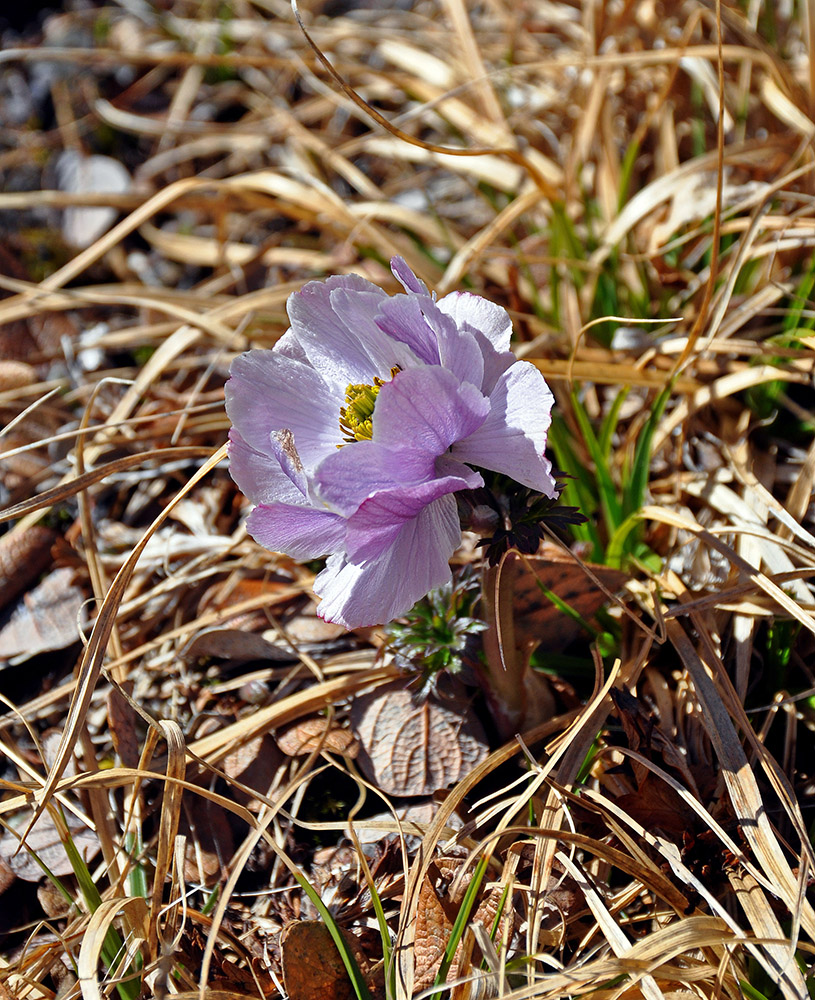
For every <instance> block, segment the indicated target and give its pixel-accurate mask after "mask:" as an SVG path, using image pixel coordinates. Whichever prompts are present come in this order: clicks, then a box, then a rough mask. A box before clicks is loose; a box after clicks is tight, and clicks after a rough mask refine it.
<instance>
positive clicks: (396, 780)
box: [351, 681, 488, 796]
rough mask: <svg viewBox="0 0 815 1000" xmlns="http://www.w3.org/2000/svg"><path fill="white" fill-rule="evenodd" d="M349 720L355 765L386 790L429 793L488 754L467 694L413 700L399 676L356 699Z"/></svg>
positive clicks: (457, 777)
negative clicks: (355, 744) (356, 753)
mask: <svg viewBox="0 0 815 1000" xmlns="http://www.w3.org/2000/svg"><path fill="white" fill-rule="evenodd" d="M351 725H352V728H353V729H354V731H355V732H356V734H357V737H358V738H359V741H360V745H361V749H360V753H359V758H358V759H359V765H360V767H361V768H362V770H363V772H364V773H365V776H366V777H367V778H369V779H370V780H371V781H373V782H375V783H376V784H377V785H378V786H379V787H380V788H381V789H382V791H384V792H386V793H388V794H389V795H399V796H419V795H422V796H424V795H432V794H433V793H434V792H436V791H438V790H439V789H442V788H447V787H449V786H450V785H453V784H455V783H456V782H457V781H460V780H461V779H462V778H463V777H464V776H465V775H467V774H469V773H470V771H472V769H473V768H474V767H476V766H477V765H478V764H480V763H481V761H483V760H484V759H485V758H486V756H487V753H488V748H487V740H486V737H485V735H484V730H483V728H482V726H481V723H480V722H479V721H478V720H477V719H476V717H475V715H474V714H473V712H472V709H471V708H470V704H469V700H468V699H467V698H466V697H464V696H463V695H462V694H458V695H457V696H452V695H451V696H450V697H446V698H444V699H443V700H442V699H441V698H440V697H437V696H435V695H432V694H431V695H430V696H429V697H428V698H426V699H417V698H414V696H413V694H412V692H411V691H410V690H408V688H406V687H405V683H404V681H396V682H394V683H392V684H386V685H384V686H382V687H379V688H377V689H376V690H375V691H371V692H370V693H369V694H365V695H363V696H362V697H360V698H357V699H356V700H355V701H354V703H353V706H352V708H351Z"/></svg>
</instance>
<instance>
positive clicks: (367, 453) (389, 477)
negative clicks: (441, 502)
mask: <svg viewBox="0 0 815 1000" xmlns="http://www.w3.org/2000/svg"><path fill="white" fill-rule="evenodd" d="M377 405H378V404H377ZM434 459H435V456H434V455H432V454H430V453H428V452H425V451H420V450H419V449H409V450H405V451H396V450H394V449H393V448H391V447H389V446H387V445H382V444H378V443H377V442H374V441H357V442H355V443H354V444H348V445H346V446H345V447H343V448H340V449H339V451H335V452H334V453H333V455H329V456H328V457H327V458H325V459H324V460H323V461H322V463H321V464H320V465H319V467H318V468H317V470H316V472H315V474H314V479H313V482H314V488H315V492H316V495H317V496H318V497H319V498H320V499H321V500H322V501H323V502H324V503H325V504H326V505H327V506H328V507H330V508H331V509H332V510H335V511H337V513H339V514H343V515H345V516H346V517H347V516H350V515H351V514H353V513H354V511H355V510H356V509H357V508H358V507H359V505H360V504H361V503H362V502H363V500H365V499H367V497H369V496H371V494H373V493H375V492H376V491H377V490H389V489H394V488H398V487H399V486H401V485H403V484H404V483H416V482H423V481H425V480H427V479H429V478H431V477H432V476H433V475H434ZM459 467H461V466H459Z"/></svg>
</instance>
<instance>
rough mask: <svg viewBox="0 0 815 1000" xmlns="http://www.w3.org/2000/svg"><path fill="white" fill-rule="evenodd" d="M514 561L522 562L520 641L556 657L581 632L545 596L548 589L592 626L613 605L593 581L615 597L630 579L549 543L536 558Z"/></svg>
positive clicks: (517, 581)
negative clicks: (597, 616)
mask: <svg viewBox="0 0 815 1000" xmlns="http://www.w3.org/2000/svg"><path fill="white" fill-rule="evenodd" d="M515 559H516V560H518V562H519V566H518V573H517V576H516V579H515V590H514V598H513V605H514V610H515V638H516V641H517V642H518V643H519V644H520V643H522V642H539V643H542V644H543V645H545V646H546V648H547V649H551V650H552V651H553V652H557V651H559V650H562V649H565V648H566V646H568V645H569V643H570V642H572V641H573V640H574V639H576V638H577V637H578V636H579V635H580V633H581V631H582V629H581V627H580V625H579V624H578V623H577V622H575V621H574V620H573V619H571V618H570V617H568V616H567V615H565V614H564V613H563V612H562V611H561V610H560V609H559V608H558V607H557V606H556V605H555V604H553V603H552V602H551V601H550V600H549V599H548V598H547V597H546V594H545V591H546V590H551V591H552V593H553V594H555V595H556V596H557V597H559V598H560V600H561V601H563V602H564V603H565V604H568V605H569V607H570V608H572V609H573V610H574V611H576V612H577V613H578V614H579V615H580V617H581V618H583V619H584V620H585V621H591V619H592V618H593V617H594V615H595V614H596V613H597V612H598V611H599V610H600V608H602V607H603V605H604V604H607V603H608V601H609V597H608V595H607V594H606V592H605V591H604V590H603V589H602V587H599V586H598V585H597V583H595V581H594V580H593V579H592V576H594V577H595V578H596V579H597V580H599V581H600V583H602V584H603V587H605V588H606V590H607V591H609V592H611V593H612V594H613V593H614V592H615V591H617V590H619V589H620V587H621V586H622V585H623V583H624V582H625V581H626V579H627V576H626V574H625V573H623V572H621V571H620V570H618V569H611V568H610V567H608V566H598V565H596V564H595V563H586V562H583V561H582V560H575V559H573V558H572V557H571V556H569V555H568V554H567V553H565V552H564V551H563V550H562V549H561V548H560V547H559V546H557V545H553V544H552V543H550V542H544V543H543V545H542V546H541V548H540V549H539V550H538V553H537V555H534V556H526V557H522V556H518V555H515ZM584 567H585V568H584ZM587 570H588V572H587Z"/></svg>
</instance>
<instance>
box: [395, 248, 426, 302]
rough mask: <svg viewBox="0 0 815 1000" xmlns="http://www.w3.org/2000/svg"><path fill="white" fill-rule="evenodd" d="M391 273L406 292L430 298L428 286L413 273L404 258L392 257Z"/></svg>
mask: <svg viewBox="0 0 815 1000" xmlns="http://www.w3.org/2000/svg"><path fill="white" fill-rule="evenodd" d="M391 271H393V276H394V277H395V278H396V280H397V281H398V282H399V283H400V284H401V286H402V287H403V288H404V290H405V291H406V292H413V293H414V295H426V296H427V297H428V298H430V292H428V290H427V285H426V284H425V283H424V282H423V281H422V280H421V279H419V278H417V277H416V275H415V274H414V273H413V271H411V269H410V268H409V267H408V266H407V263H406V262H405V260H404V258H403V257H391Z"/></svg>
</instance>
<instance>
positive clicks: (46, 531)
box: [0, 372, 57, 608]
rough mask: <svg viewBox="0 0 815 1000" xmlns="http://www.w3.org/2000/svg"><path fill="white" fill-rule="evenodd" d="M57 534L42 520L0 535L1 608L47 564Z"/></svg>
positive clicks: (24, 587) (18, 593)
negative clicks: (39, 522)
mask: <svg viewBox="0 0 815 1000" xmlns="http://www.w3.org/2000/svg"><path fill="white" fill-rule="evenodd" d="M0 374H2V373H1V372H0ZM0 388H2V387H0ZM56 538H57V535H56V532H54V531H51V529H50V528H45V527H43V526H42V525H39V524H35V525H33V526H32V527H31V528H26V529H25V531H21V532H17V531H14V532H9V534H7V535H3V536H2V538H0V608H1V607H4V606H5V605H6V604H8V603H9V601H12V600H14V598H15V597H18V596H19V595H20V594H21V593H22V592H23V591H24V590H25V589H26V587H27V586H28V585H29V583H31V581H32V580H35V579H36V578H37V577H38V576H39V575H40V573H42V571H43V570H44V569H45V568H46V567H47V566H48V564H49V562H50V560H51V546H52V545H53V544H54V542H55V541H56Z"/></svg>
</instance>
